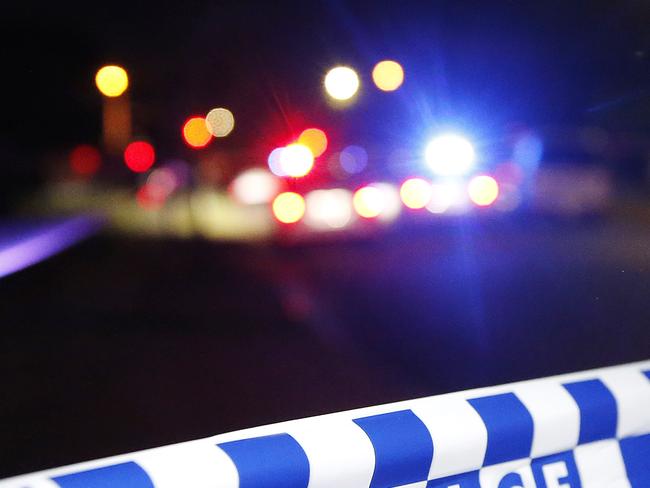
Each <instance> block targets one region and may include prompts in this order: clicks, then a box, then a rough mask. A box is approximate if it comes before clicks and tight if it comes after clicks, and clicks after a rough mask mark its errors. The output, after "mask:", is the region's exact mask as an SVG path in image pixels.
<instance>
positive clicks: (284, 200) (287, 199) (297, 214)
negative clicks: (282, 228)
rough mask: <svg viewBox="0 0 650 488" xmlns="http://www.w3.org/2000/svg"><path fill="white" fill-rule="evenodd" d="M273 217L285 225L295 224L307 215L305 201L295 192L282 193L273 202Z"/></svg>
mask: <svg viewBox="0 0 650 488" xmlns="http://www.w3.org/2000/svg"><path fill="white" fill-rule="evenodd" d="M272 207H273V215H274V216H275V218H276V219H278V221H280V222H282V223H283V224H293V223H296V222H298V221H299V220H300V219H302V217H303V215H305V199H304V198H302V196H300V195H299V194H297V193H294V192H290V191H288V192H284V193H280V194H279V195H278V196H277V197H275V199H274V200H273V205H272Z"/></svg>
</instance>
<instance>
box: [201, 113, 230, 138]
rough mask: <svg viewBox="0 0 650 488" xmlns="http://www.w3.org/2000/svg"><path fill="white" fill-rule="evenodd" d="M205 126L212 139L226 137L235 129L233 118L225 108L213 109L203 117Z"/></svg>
mask: <svg viewBox="0 0 650 488" xmlns="http://www.w3.org/2000/svg"><path fill="white" fill-rule="evenodd" d="M205 125H206V127H207V129H208V131H209V132H210V134H212V135H213V136H214V137H226V136H227V135H228V134H230V133H231V132H232V130H233V129H234V128H235V116H234V115H233V113H232V112H231V111H230V110H228V109H227V108H213V109H212V110H210V111H209V112H208V115H206V116H205Z"/></svg>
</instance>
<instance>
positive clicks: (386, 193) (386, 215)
mask: <svg viewBox="0 0 650 488" xmlns="http://www.w3.org/2000/svg"><path fill="white" fill-rule="evenodd" d="M371 186H372V187H373V188H377V189H378V190H379V191H380V192H381V195H382V197H381V198H382V201H383V208H382V211H381V214H380V215H379V220H381V221H383V222H392V221H393V220H395V219H396V218H397V217H398V216H399V214H400V213H401V211H402V201H401V199H400V196H399V190H398V189H397V187H396V186H395V185H393V184H392V183H373V184H372V185H371Z"/></svg>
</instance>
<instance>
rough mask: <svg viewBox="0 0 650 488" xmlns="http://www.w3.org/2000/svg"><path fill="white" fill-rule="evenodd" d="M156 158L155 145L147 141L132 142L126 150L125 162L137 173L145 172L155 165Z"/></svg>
mask: <svg viewBox="0 0 650 488" xmlns="http://www.w3.org/2000/svg"><path fill="white" fill-rule="evenodd" d="M155 160H156V153H155V151H154V149H153V146H152V145H151V144H149V143H148V142H145V141H135V142H132V143H131V144H129V145H128V146H126V149H125V150H124V162H125V163H126V165H127V167H128V168H129V169H130V170H131V171H133V172H135V173H144V172H145V171H147V170H148V169H149V168H151V166H153V163H154V161H155Z"/></svg>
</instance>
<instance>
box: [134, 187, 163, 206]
mask: <svg viewBox="0 0 650 488" xmlns="http://www.w3.org/2000/svg"><path fill="white" fill-rule="evenodd" d="M167 196H168V194H167V193H166V191H165V189H164V188H163V187H160V186H157V185H152V184H150V183H148V182H147V183H145V184H144V185H142V186H141V187H140V188H139V189H138V191H137V193H136V194H135V199H136V201H137V202H138V205H139V206H140V207H141V208H143V209H144V210H158V209H160V208H161V207H162V206H163V205H164V204H165V200H166V199H167Z"/></svg>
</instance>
